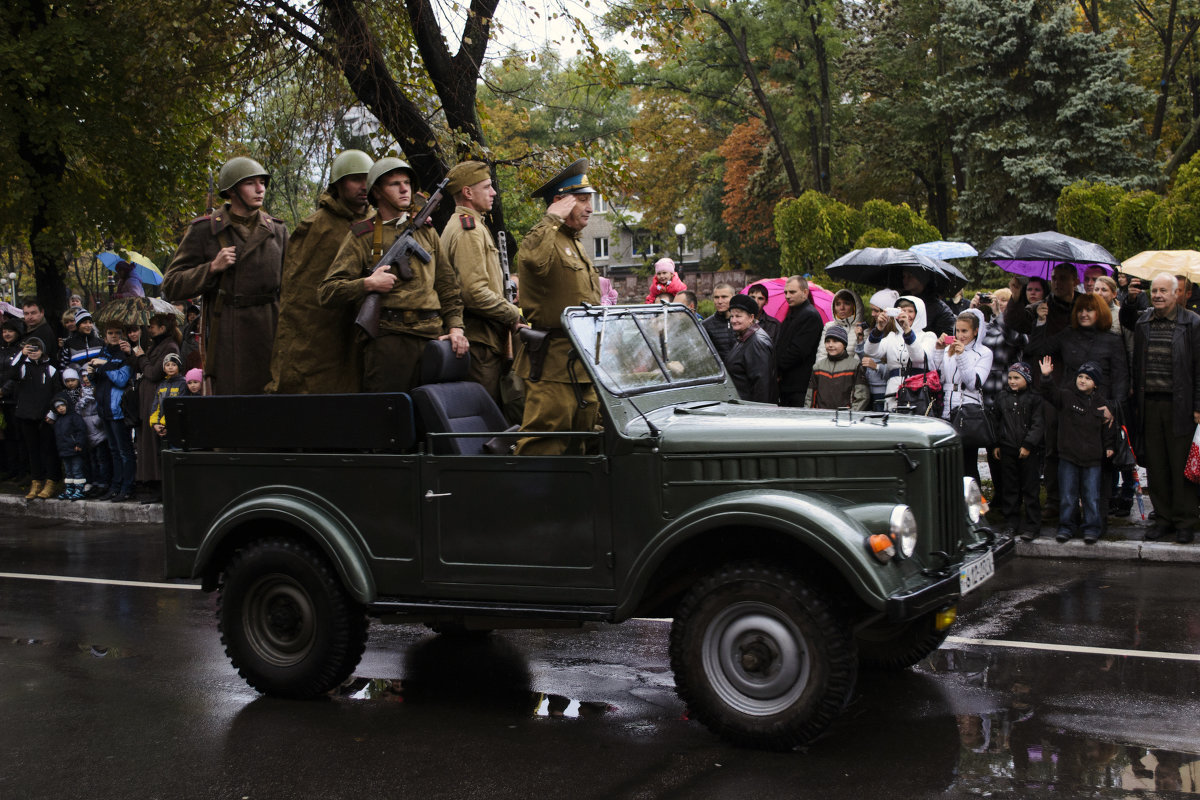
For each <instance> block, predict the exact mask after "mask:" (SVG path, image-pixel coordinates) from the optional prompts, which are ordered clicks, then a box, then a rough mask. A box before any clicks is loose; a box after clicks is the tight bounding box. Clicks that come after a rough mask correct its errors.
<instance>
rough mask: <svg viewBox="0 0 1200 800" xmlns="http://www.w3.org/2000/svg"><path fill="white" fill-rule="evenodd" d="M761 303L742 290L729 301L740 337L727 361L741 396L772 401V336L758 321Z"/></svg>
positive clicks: (734, 327)
mask: <svg viewBox="0 0 1200 800" xmlns="http://www.w3.org/2000/svg"><path fill="white" fill-rule="evenodd" d="M757 311H758V304H757V303H755V302H754V301H753V300H751V299H750V296H749V295H744V294H739V295H737V296H735V297H734V298H733V299H732V300H731V301H730V302H729V324H730V326H731V327H732V328H733V332H734V334H735V335H736V336H737V341H736V343H735V344H734V346H733V350H732V351H730V353H729V358H728V359H727V360H726V362H725V366H726V368H727V369H728V370H729V377H730V378H732V379H733V385H734V386H736V387H737V391H738V397H740V398H741V399H743V400H753V401H755V402H756V403H769V402H771V401H772V398H773V395H774V389H775V375H774V373H773V372H772V371H771V337H770V336H767V334H766V331H764V330H763V329H762V328H760V327H759V326H758V323H756V322H755V321H754V315H755V314H756V313H757Z"/></svg>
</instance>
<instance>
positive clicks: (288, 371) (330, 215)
mask: <svg viewBox="0 0 1200 800" xmlns="http://www.w3.org/2000/svg"><path fill="white" fill-rule="evenodd" d="M363 216H364V214H358V213H356V212H354V211H352V210H351V209H350V208H349V207H347V206H346V204H345V203H344V202H342V201H341V200H340V199H338V198H336V197H334V196H333V195H331V194H329V193H328V192H323V193H322V194H321V199H320V201H319V202H318V203H317V210H316V211H315V212H313V213H312V214H311V215H309V216H308V217H307V218H305V220H304V221H303V222H301V223H300V225H299V226H298V227H297V228H296V230H294V231H293V232H292V236H291V240H290V241H289V242H288V250H287V256H286V257H285V258H284V259H283V286H282V291H281V294H280V298H279V301H280V308H279V329H278V331H277V332H276V334H275V350H274V353H273V354H272V356H271V383H270V384H268V386H267V391H268V392H278V393H280V394H337V393H352V392H357V391H359V390H360V389H361V387H362V352H361V350H360V348H359V347H358V346H357V344H356V342H355V335H356V332H357V328H355V327H354V314H355V310H356V309H354V308H351V307H350V306H343V307H340V308H326V307H324V306H322V305H320V304H319V303H318V302H317V286H318V284H320V283H321V281H322V280H324V278H325V275H326V273H328V272H329V265H330V264H332V263H333V258H334V256H336V255H337V252H338V248H339V247H341V244H342V240H343V239H345V238H346V234H347V233H349V232H350V225H351V224H352V223H354V222H356V221H358V220H361V219H362V218H363Z"/></svg>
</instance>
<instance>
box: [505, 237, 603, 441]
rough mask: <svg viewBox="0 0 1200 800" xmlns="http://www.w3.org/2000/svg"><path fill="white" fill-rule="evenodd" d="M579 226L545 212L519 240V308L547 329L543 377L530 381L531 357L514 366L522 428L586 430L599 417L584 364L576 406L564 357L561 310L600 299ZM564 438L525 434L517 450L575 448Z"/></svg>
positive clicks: (596, 277) (565, 346)
mask: <svg viewBox="0 0 1200 800" xmlns="http://www.w3.org/2000/svg"><path fill="white" fill-rule="evenodd" d="M579 236H580V233H579V231H574V230H572V229H570V228H568V227H566V226H565V225H564V224H563V220H562V218H560V217H558V216H555V215H553V214H546V215H545V216H543V217H542V219H541V221H540V222H539V223H538V224H537V225H535V226H534V227H533V230H531V231H530V232H529V234H528V235H527V236H526V237H525V238H524V239H523V240H522V241H521V246H520V248H519V249H518V251H517V268H518V272H519V275H520V279H521V309H522V310H523V311H524V312H525V319H526V320H527V321H528V322H529V324H530V325H531V326H532V327H534V328H535V329H538V330H543V331H550V333H551V337H550V341H549V342H548V348H547V352H546V359H545V361H544V362H543V365H542V376H541V380H538V381H530V380H529V374H530V373H529V371H530V362H529V356H528V354H527V353H526V352H525V349H524V348H521V350H520V352H518V353H517V359H516V363H515V364H514V369H515V370H516V372H517V374H518V375H520V376H521V377H522V378H524V379H525V418H524V419H523V420H522V423H521V430H525V431H590V430H592V428H593V426H594V425H595V422H596V418H597V406H596V393H595V390H594V389H593V388H592V387H591V386H590V385H587V384H590V383H591V378H590V377H589V376H588V374H587V370H586V368H585V367H583V366H582V365H578V366H577V367H576V369H575V378H576V380H578V381H579V382H580V383H582V384H585V385H584V386H583V387H582V389H583V399H584V401H585V402H586V403H587V406H586V408H583V409H580V408H579V404H578V402H576V399H575V393H574V390H573V389H572V388H571V378H570V375H569V373H568V372H567V360H568V356H569V354H570V352H571V342H570V340H569V339H567V338H566V337H565V336H564V335H563V332H562V328H561V318H562V312H563V309H565V308H567V307H569V306H577V305H580V304H581V303H592V304H595V305H599V304H600V276H599V275H598V274H597V273H596V270H595V268H594V267H593V266H592V264H591V262H590V261H589V260H588V258H587V256H586V255H584V252H583V248H582V247H581V246H580V244H579ZM576 448H577V445H574V446H573V445H572V444H571V441H570V440H567V439H553V438H526V439H521V440H520V441H519V442H518V444H517V452H518V453H521V454H527V455H539V454H549V455H557V454H560V453H564V452H567V451H568V450H569V449H571V450H573V449H576Z"/></svg>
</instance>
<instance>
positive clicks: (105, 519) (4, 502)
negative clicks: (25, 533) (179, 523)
mask: <svg viewBox="0 0 1200 800" xmlns="http://www.w3.org/2000/svg"><path fill="white" fill-rule="evenodd" d="M0 514H4V515H6V516H12V517H36V518H39V519H60V520H63V521H65V522H102V523H105V524H107V525H113V524H117V525H147V524H148V525H161V524H162V521H163V507H162V504H161V503H153V504H150V505H141V504H140V503H134V502H129V503H99V502H96V501H95V500H26V499H25V498H24V497H23V496H21V495H11V494H0Z"/></svg>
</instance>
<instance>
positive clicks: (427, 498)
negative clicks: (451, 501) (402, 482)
mask: <svg viewBox="0 0 1200 800" xmlns="http://www.w3.org/2000/svg"><path fill="white" fill-rule="evenodd" d="M449 496H450V492H435V491H434V490H433V489H430V490H428V491H427V492H425V502H426V503H431V502H433V500H434V499H435V498H438V497H449Z"/></svg>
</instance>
